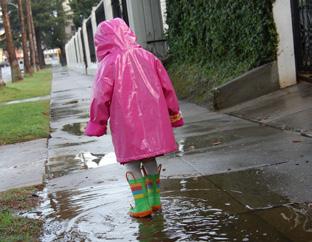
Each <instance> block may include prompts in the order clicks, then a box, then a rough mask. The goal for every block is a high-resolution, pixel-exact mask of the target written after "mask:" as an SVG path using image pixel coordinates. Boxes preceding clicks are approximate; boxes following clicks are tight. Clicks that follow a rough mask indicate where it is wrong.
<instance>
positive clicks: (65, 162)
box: [45, 152, 117, 178]
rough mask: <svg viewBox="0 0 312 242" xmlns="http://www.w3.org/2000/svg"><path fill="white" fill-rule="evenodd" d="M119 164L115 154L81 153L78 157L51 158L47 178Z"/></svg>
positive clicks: (47, 168) (47, 165) (47, 166)
mask: <svg viewBox="0 0 312 242" xmlns="http://www.w3.org/2000/svg"><path fill="white" fill-rule="evenodd" d="M114 163H117V160H116V155H115V153H114V152H109V153H105V154H93V153H90V152H81V153H78V154H77V155H65V156H57V157H51V158H50V159H49V161H48V163H47V164H46V172H45V173H46V176H47V177H48V178H55V177H60V176H64V175H67V174H71V173H75V172H77V171H80V170H86V169H93V168H98V167H102V166H106V165H111V164H114Z"/></svg>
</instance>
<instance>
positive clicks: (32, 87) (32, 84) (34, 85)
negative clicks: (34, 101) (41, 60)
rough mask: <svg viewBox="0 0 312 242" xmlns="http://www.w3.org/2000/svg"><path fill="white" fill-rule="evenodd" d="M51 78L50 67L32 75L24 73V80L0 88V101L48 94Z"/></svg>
mask: <svg viewBox="0 0 312 242" xmlns="http://www.w3.org/2000/svg"><path fill="white" fill-rule="evenodd" d="M51 80H52V71H51V69H42V70H40V71H38V72H36V73H34V74H33V76H27V75H26V76H25V78H24V80H22V81H19V82H15V83H10V84H8V85H7V86H5V87H1V88H0V103H4V102H8V101H12V100H17V99H26V98H33V97H39V96H46V95H49V94H50V91H51Z"/></svg>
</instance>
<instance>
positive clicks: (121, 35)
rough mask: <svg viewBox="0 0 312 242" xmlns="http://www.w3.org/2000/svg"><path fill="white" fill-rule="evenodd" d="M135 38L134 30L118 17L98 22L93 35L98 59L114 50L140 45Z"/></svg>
mask: <svg viewBox="0 0 312 242" xmlns="http://www.w3.org/2000/svg"><path fill="white" fill-rule="evenodd" d="M136 39H137V38H136V36H135V34H134V32H133V31H132V30H131V29H130V28H129V27H128V25H127V24H126V23H125V22H124V21H123V20H122V19H120V18H115V19H111V20H107V21H104V22H102V23H100V24H99V26H98V29H97V31H96V33H95V37H94V43H95V49H96V56H97V58H98V61H101V60H102V59H103V58H104V57H105V56H107V55H108V54H109V53H112V52H114V51H118V50H119V51H120V50H121V51H122V50H127V49H129V48H133V47H140V45H138V44H137V43H136Z"/></svg>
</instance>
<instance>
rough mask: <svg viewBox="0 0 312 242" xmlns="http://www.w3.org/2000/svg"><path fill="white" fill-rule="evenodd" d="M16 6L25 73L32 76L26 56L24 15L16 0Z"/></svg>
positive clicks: (19, 2)
mask: <svg viewBox="0 0 312 242" xmlns="http://www.w3.org/2000/svg"><path fill="white" fill-rule="evenodd" d="M17 6H18V17H19V20H20V28H21V33H22V46H23V53H24V66H25V72H26V73H28V74H30V75H32V73H33V69H32V67H31V65H30V60H29V55H28V47H27V32H26V28H25V19H24V13H23V4H22V0H17Z"/></svg>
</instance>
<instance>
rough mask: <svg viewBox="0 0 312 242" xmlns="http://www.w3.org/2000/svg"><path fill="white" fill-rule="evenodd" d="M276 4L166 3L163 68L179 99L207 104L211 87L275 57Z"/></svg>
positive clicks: (253, 0)
mask: <svg viewBox="0 0 312 242" xmlns="http://www.w3.org/2000/svg"><path fill="white" fill-rule="evenodd" d="M273 2H274V0H209V1H207V0H167V23H168V25H169V30H168V33H167V35H168V43H169V48H170V58H169V60H168V62H167V67H168V69H169V72H170V74H171V77H172V79H173V82H174V84H175V86H176V88H177V91H178V94H179V95H180V97H182V98H188V99H191V100H193V101H195V102H197V103H206V102H209V98H210V93H211V89H212V88H214V87H215V86H217V85H220V84H222V83H224V82H226V81H228V80H231V79H232V78H234V77H237V76H239V75H240V74H242V73H244V72H246V71H248V70H250V69H252V68H254V67H257V66H259V65H262V64H264V63H267V62H270V61H272V60H275V59H276V49H277V43H278V40H277V33H276V28H275V24H274V19H273V13H272V6H273Z"/></svg>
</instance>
